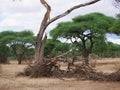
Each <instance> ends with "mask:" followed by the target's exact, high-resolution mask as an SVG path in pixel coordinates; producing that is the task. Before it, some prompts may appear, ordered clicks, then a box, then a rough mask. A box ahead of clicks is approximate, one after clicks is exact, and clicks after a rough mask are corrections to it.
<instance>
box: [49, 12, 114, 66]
mask: <svg viewBox="0 0 120 90" xmlns="http://www.w3.org/2000/svg"><path fill="white" fill-rule="evenodd" d="M72 20H73V21H72V22H62V23H59V24H58V26H57V27H56V28H54V29H53V30H52V31H51V34H50V35H51V36H52V37H53V38H54V39H57V38H59V37H62V38H66V39H69V40H71V42H72V43H73V44H74V45H75V46H76V47H77V48H78V49H79V51H81V52H82V55H83V57H84V63H85V64H89V60H88V56H89V53H91V51H92V48H93V44H94V42H95V40H97V41H104V39H105V33H106V32H107V31H108V28H109V27H110V26H111V25H112V24H113V22H114V18H112V17H108V16H105V15H103V14H101V13H90V14H87V15H84V16H77V17H75V18H73V19H72ZM95 38H99V39H95ZM100 45H101V43H100V44H99V46H100Z"/></svg>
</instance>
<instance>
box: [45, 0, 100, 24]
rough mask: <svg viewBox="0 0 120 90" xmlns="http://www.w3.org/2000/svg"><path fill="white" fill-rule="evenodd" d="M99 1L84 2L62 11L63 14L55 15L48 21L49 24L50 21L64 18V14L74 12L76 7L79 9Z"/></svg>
mask: <svg viewBox="0 0 120 90" xmlns="http://www.w3.org/2000/svg"><path fill="white" fill-rule="evenodd" d="M98 1H100V0H93V1H90V2H87V3H84V4H79V5H76V6H73V7H72V8H70V9H68V10H66V11H65V12H64V13H62V14H60V15H58V16H56V17H54V18H52V19H51V20H50V21H49V22H48V23H47V25H49V24H50V23H52V22H54V21H56V20H58V19H60V18H62V17H64V16H66V15H68V14H69V13H71V12H72V11H73V10H75V9H78V8H80V7H84V6H88V5H91V4H94V3H96V2H98Z"/></svg>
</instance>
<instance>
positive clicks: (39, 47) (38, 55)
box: [35, 0, 100, 63]
mask: <svg viewBox="0 0 120 90" xmlns="http://www.w3.org/2000/svg"><path fill="white" fill-rule="evenodd" d="M40 1H41V3H42V4H43V5H44V6H45V8H46V9H47V11H46V13H45V15H44V17H43V20H42V22H41V26H40V29H39V32H38V34H37V40H36V46H35V60H36V61H37V62H39V63H42V62H43V50H44V45H45V44H44V43H45V41H46V39H43V38H45V37H43V35H44V32H45V30H46V28H47V27H48V25H49V24H51V23H52V22H54V21H56V20H58V19H60V18H62V17H64V16H66V15H68V14H69V13H71V12H72V11H73V10H75V9H78V8H80V7H84V6H88V5H91V4H94V3H96V2H98V1H100V0H93V1H89V2H86V3H83V4H78V5H76V6H74V7H72V8H70V9H68V10H66V11H65V12H64V13H62V14H60V15H58V16H56V17H54V18H52V19H50V17H49V16H50V12H51V7H50V5H49V4H48V3H47V2H46V1H45V0H40ZM49 19H50V20H49ZM43 40H44V41H43Z"/></svg>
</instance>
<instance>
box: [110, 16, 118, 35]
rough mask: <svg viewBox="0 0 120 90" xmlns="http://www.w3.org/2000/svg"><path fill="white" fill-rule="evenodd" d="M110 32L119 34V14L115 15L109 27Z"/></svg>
mask: <svg viewBox="0 0 120 90" xmlns="http://www.w3.org/2000/svg"><path fill="white" fill-rule="evenodd" d="M109 31H110V32H112V33H115V34H117V35H120V14H118V15H117V19H116V21H115V22H114V24H113V25H112V27H111V28H110V29H109Z"/></svg>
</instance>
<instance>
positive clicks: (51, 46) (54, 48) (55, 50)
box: [45, 39, 69, 57]
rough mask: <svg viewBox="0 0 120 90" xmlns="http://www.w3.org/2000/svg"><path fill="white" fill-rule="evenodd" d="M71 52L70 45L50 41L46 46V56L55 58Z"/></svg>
mask: <svg viewBox="0 0 120 90" xmlns="http://www.w3.org/2000/svg"><path fill="white" fill-rule="evenodd" d="M68 50H69V44H68V43H62V42H60V41H59V40H53V39H48V40H47V42H46V46H45V56H49V57H54V56H57V55H59V54H61V53H64V52H67V51H68Z"/></svg>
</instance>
